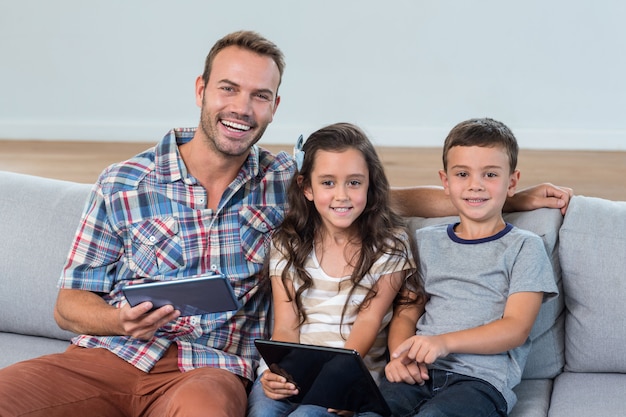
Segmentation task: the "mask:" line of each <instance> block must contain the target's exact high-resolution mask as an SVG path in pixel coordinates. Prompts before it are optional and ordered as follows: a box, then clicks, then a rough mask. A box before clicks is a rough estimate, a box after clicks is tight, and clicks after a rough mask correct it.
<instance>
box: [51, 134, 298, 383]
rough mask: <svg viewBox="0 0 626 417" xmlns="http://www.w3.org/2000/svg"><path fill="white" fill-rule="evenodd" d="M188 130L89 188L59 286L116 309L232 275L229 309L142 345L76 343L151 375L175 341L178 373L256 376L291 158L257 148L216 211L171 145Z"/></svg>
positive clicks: (182, 321) (167, 329)
mask: <svg viewBox="0 0 626 417" xmlns="http://www.w3.org/2000/svg"><path fill="white" fill-rule="evenodd" d="M194 131H195V130H194V129H176V130H172V131H170V132H169V133H168V134H167V135H166V136H165V138H163V140H162V141H161V142H159V143H158V144H157V145H156V146H155V147H154V148H151V149H149V150H147V151H145V152H143V153H141V154H139V155H137V156H135V157H134V158H132V159H130V160H128V161H126V162H123V163H120V164H114V165H112V166H110V167H109V168H107V169H106V170H105V171H104V172H103V174H102V175H101V176H100V178H99V180H98V182H97V183H96V184H95V185H94V188H93V190H92V193H91V195H90V198H89V200H88V202H87V204H86V207H85V211H84V213H83V217H82V220H81V223H80V225H79V228H78V230H77V232H76V236H75V239H74V242H73V245H72V247H71V250H70V254H69V258H68V261H67V264H66V266H65V268H64V270H63V273H62V276H61V278H60V280H59V287H60V288H76V289H81V290H87V291H93V292H96V293H100V294H101V295H102V297H103V298H104V300H106V301H107V302H108V303H109V304H111V305H113V306H117V307H121V306H122V305H123V304H124V303H126V300H125V298H124V296H123V295H122V292H121V290H122V287H123V286H124V285H127V284H134V283H140V282H143V281H146V280H147V279H149V280H171V279H174V278H180V277H186V276H191V275H196V274H201V273H205V272H207V271H209V270H214V271H218V272H221V273H223V274H224V275H225V276H226V277H228V278H229V279H230V282H231V284H232V285H233V288H234V290H235V294H236V295H237V297H238V298H239V300H240V301H241V303H242V307H241V309H240V310H239V311H236V312H227V313H215V314H206V315H201V316H189V317H181V318H179V319H178V320H176V321H174V322H171V323H169V324H167V325H166V326H164V327H162V328H160V329H159V330H158V331H157V332H156V334H155V336H154V337H153V338H152V339H151V340H148V341H145V340H138V339H135V338H132V337H128V336H90V335H81V336H77V337H75V338H74V339H72V342H73V343H74V344H76V345H78V346H83V347H88V348H96V347H99V348H106V349H108V350H110V351H111V352H113V353H115V354H116V355H117V356H119V357H120V358H122V359H124V360H126V361H127V362H129V363H131V364H133V365H134V366H136V367H137V368H139V369H141V370H143V371H145V372H148V371H150V369H152V367H153V366H154V365H155V363H156V362H157V361H158V360H159V359H160V358H161V357H162V356H163V354H164V353H165V351H166V350H167V349H168V347H169V346H170V345H171V344H172V343H174V342H175V343H177V344H178V347H179V360H178V366H179V368H180V370H181V371H188V370H191V369H194V368H198V367H204V366H212V367H220V368H223V369H226V370H228V371H230V372H232V373H234V374H237V375H240V376H242V377H245V378H248V379H254V370H255V369H256V366H257V365H258V353H257V351H256V348H255V347H254V339H255V338H261V337H267V334H268V325H269V323H268V321H267V317H268V311H269V301H270V300H269V297H268V296H267V295H264V294H263V292H262V291H261V290H260V288H259V285H258V284H259V278H260V274H261V273H262V271H263V265H264V262H265V257H266V252H267V249H268V248H269V243H270V234H271V232H272V230H274V229H275V228H276V227H277V226H278V225H280V223H281V222H282V220H283V218H284V212H285V210H286V205H287V203H286V188H287V186H288V184H289V181H290V180H291V177H292V176H293V173H294V169H295V166H294V162H293V160H292V158H291V157H290V156H289V155H287V154H286V153H284V152H281V153H279V154H278V155H276V156H274V155H272V154H271V153H269V152H268V151H266V150H263V149H261V148H258V147H256V146H254V147H253V148H252V150H251V152H250V155H249V156H248V159H247V160H246V162H245V163H244V165H243V167H242V169H241V170H240V172H239V174H238V176H237V178H236V179H235V180H234V181H233V182H232V183H231V184H230V186H229V187H228V189H227V190H226V191H225V192H224V194H223V196H222V199H221V201H220V203H219V207H218V209H217V210H216V211H214V210H211V209H207V208H206V207H207V203H206V202H207V194H206V191H205V189H204V188H203V187H202V186H201V185H200V184H199V183H198V182H197V181H196V180H195V179H194V178H193V177H191V176H190V175H189V174H188V173H187V170H186V167H185V165H184V163H183V161H182V160H181V159H180V157H179V153H178V146H177V145H178V144H179V143H181V144H182V143H185V142H187V141H189V140H190V139H191V138H192V137H193V134H194Z"/></svg>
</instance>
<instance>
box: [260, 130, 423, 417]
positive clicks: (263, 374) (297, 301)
mask: <svg viewBox="0 0 626 417" xmlns="http://www.w3.org/2000/svg"><path fill="white" fill-rule="evenodd" d="M301 139H302V138H300V142H299V144H298V145H297V146H296V154H295V158H296V162H297V165H298V167H297V168H298V172H297V173H296V175H295V176H294V179H293V180H292V182H291V184H290V186H289V190H288V194H287V195H288V201H289V211H288V213H287V215H286V217H285V220H284V222H283V223H282V225H281V227H280V228H279V229H278V230H277V231H276V233H275V235H274V236H273V242H272V250H271V256H270V272H269V275H270V282H271V286H272V293H273V306H274V330H273V335H272V338H273V339H274V340H281V341H288V342H296V343H306V344H313V345H325V346H335V347H344V348H349V349H354V350H356V351H358V352H359V353H360V354H361V356H362V357H363V358H364V360H365V363H366V364H367V366H368V369H369V370H370V372H371V373H372V375H373V376H374V378H375V380H378V379H379V376H380V374H381V372H382V370H383V369H384V365H385V348H386V331H385V329H386V327H387V325H388V324H389V321H390V319H391V316H392V308H393V302H394V299H396V297H397V295H398V292H399V290H400V289H401V288H402V287H403V286H405V285H406V284H407V281H408V280H409V279H411V280H415V279H416V278H415V277H414V276H413V273H414V272H415V263H414V259H413V255H412V253H413V251H412V246H411V244H410V239H409V237H408V235H407V233H406V231H405V229H404V226H403V222H402V219H401V218H400V217H399V216H398V215H396V214H395V213H394V212H393V211H391V209H390V208H389V203H388V194H389V183H388V181H387V178H386V176H385V172H384V169H383V165H382V163H381V161H380V160H379V158H378V155H377V154H376V150H375V149H374V146H373V145H372V143H371V142H370V141H369V140H368V138H367V137H366V136H365V134H364V133H363V132H362V131H361V130H360V129H359V128H358V127H356V126H354V125H351V124H347V123H339V124H334V125H330V126H327V127H325V128H322V129H320V130H318V131H316V132H314V133H313V134H312V135H311V136H310V137H309V139H308V140H307V141H306V143H305V144H304V146H302V144H301ZM415 285H416V284H415V283H412V284H411V286H412V287H413V288H419V287H416V286H415ZM400 298H401V297H399V298H398V300H399V302H403V303H404V302H409V301H408V300H400ZM265 368H266V367H265ZM297 393H298V391H297V390H296V387H295V386H294V384H291V383H288V382H287V381H286V379H285V378H284V377H282V376H280V375H277V374H275V373H272V372H271V371H269V370H267V369H265V370H264V371H263V370H262V369H260V370H259V377H258V378H257V381H256V382H255V384H254V385H253V388H252V392H251V394H250V396H249V403H248V404H249V405H248V411H249V414H248V415H249V417H262V416H272V417H275V416H283V415H290V416H298V415H307V416H311V415H316V416H317V415H319V416H325V415H332V414H331V413H333V412H334V413H337V414H343V412H340V411H334V410H326V409H325V408H322V407H318V406H313V405H301V406H298V405H297V404H292V403H290V402H289V401H288V398H289V397H290V396H292V395H294V394H297ZM361 415H365V414H361ZM368 415H371V414H368Z"/></svg>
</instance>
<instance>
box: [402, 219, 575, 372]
mask: <svg viewBox="0 0 626 417" xmlns="http://www.w3.org/2000/svg"><path fill="white" fill-rule="evenodd" d="M504 219H505V220H506V221H507V222H509V223H511V224H513V225H515V226H517V227H519V228H521V229H526V230H530V231H531V232H534V233H536V234H537V235H539V236H541V238H542V239H543V242H544V245H545V248H546V251H547V253H548V256H549V257H550V260H551V262H552V266H553V269H554V273H555V279H556V284H557V286H558V288H559V293H560V295H559V296H558V297H555V298H553V299H551V300H549V301H547V302H545V303H544V304H543V305H542V307H541V310H540V311H539V315H538V316H537V320H536V321H535V325H534V326H533V329H532V330H531V333H530V339H531V340H532V348H531V351H530V355H529V356H528V360H527V362H526V367H525V368H524V374H523V378H524V379H529V378H533V379H534V378H537V379H542V378H553V377H555V376H556V375H558V374H559V373H560V372H561V370H562V369H563V363H564V353H563V297H562V295H561V294H562V292H563V291H562V286H561V270H560V266H559V258H558V246H559V242H558V237H559V228H560V226H561V224H562V221H563V217H562V216H561V212H560V211H559V210H553V209H539V210H533V211H527V212H517V213H506V214H505V215H504ZM458 221H459V219H458V217H440V218H428V219H426V218H421V217H413V218H410V219H409V220H408V225H409V228H410V229H411V230H415V229H417V228H421V227H424V226H428V225H433V224H442V223H453V222H458Z"/></svg>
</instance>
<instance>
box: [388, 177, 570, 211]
mask: <svg viewBox="0 0 626 417" xmlns="http://www.w3.org/2000/svg"><path fill="white" fill-rule="evenodd" d="M573 193H574V192H573V190H572V189H571V188H567V187H559V186H555V185H552V184H549V183H545V184H539V185H535V186H533V187H528V188H525V189H523V190H519V191H518V192H516V193H515V195H514V196H513V197H509V198H507V200H506V203H505V205H504V211H505V212H513V211H529V210H535V209H538V208H542V207H548V208H558V209H560V210H561V213H562V214H565V210H566V209H567V205H568V204H569V200H570V198H571V196H572V195H573ZM390 195H391V205H392V207H393V208H394V209H395V210H396V212H397V213H398V214H400V215H402V216H418V217H443V216H455V215H457V214H458V212H457V210H456V209H455V208H454V206H453V205H452V202H451V201H450V198H448V196H447V195H446V193H445V191H444V190H443V187H435V186H415V187H403V188H392V189H391V193H390Z"/></svg>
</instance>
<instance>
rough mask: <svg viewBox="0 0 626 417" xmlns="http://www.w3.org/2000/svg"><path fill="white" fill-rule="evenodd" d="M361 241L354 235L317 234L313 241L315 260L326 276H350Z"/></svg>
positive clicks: (353, 233) (352, 233)
mask: <svg viewBox="0 0 626 417" xmlns="http://www.w3.org/2000/svg"><path fill="white" fill-rule="evenodd" d="M360 249H361V240H360V239H358V238H357V236H356V233H355V232H354V231H353V232H351V233H347V231H346V233H332V234H331V233H319V234H318V236H317V237H316V239H315V254H316V256H317V260H318V262H319V264H320V266H321V268H322V269H323V270H324V272H325V273H326V274H327V275H330V276H332V277H337V278H342V277H345V276H349V275H351V274H352V271H353V270H354V262H356V260H357V259H358V254H359V251H360Z"/></svg>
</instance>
